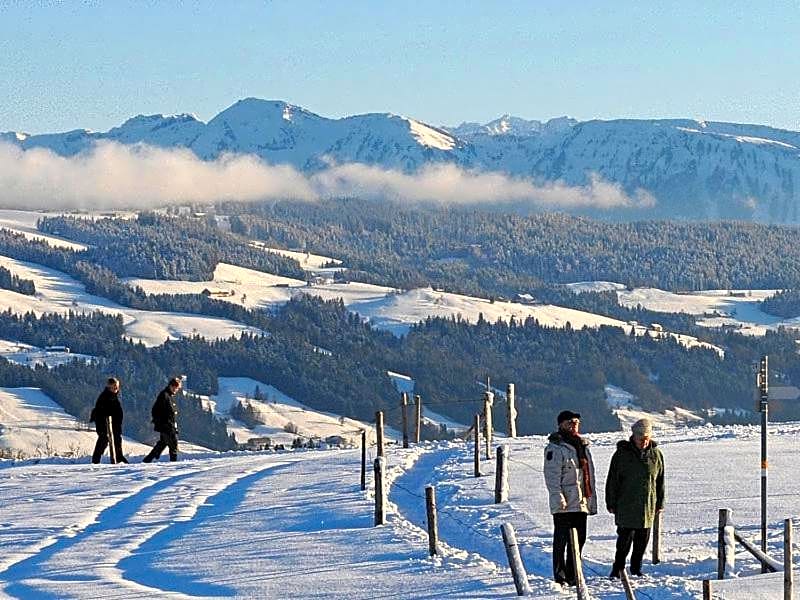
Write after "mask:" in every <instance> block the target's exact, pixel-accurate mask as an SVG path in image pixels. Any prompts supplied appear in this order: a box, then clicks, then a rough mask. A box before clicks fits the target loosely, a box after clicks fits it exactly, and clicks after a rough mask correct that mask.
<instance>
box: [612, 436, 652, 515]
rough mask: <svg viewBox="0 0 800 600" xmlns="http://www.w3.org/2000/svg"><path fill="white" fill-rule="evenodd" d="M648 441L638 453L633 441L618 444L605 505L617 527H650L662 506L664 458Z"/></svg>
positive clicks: (613, 457) (613, 458)
mask: <svg viewBox="0 0 800 600" xmlns="http://www.w3.org/2000/svg"><path fill="white" fill-rule="evenodd" d="M656 446H657V444H656V442H654V441H651V442H650V444H649V445H648V447H647V448H645V449H644V450H639V449H638V448H637V447H636V445H635V444H634V443H633V440H632V439H631V440H625V441H621V442H617V451H616V452H614V456H612V457H611V466H610V467H609V468H608V478H607V480H606V506H607V507H608V510H609V511H611V512H613V513H614V521H615V522H616V524H617V526H618V527H626V528H630V529H642V528H649V527H652V526H653V519H654V517H655V513H656V511H658V510H661V509H662V508H663V507H664V456H663V455H662V454H661V450H659V449H658V448H657V447H656Z"/></svg>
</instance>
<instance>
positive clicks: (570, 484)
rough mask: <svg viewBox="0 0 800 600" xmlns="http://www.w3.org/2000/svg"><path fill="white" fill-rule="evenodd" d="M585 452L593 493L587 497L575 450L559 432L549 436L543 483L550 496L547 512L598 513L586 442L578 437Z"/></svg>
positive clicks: (590, 458) (592, 466)
mask: <svg viewBox="0 0 800 600" xmlns="http://www.w3.org/2000/svg"><path fill="white" fill-rule="evenodd" d="M581 439H582V441H583V445H584V448H585V449H586V459H587V462H588V463H589V464H588V469H589V481H590V486H591V488H592V494H591V495H590V496H588V495H587V493H586V489H585V486H584V480H583V472H582V470H581V465H580V461H579V460H578V451H577V450H576V449H575V448H574V447H573V446H572V445H571V444H569V443H568V442H567V441H566V440H565V439H564V438H563V436H562V435H561V433H559V432H555V433H551V434H550V437H549V438H548V440H549V443H548V444H547V447H546V448H545V449H544V482H545V485H546V486H547V491H548V493H549V496H550V512H551V513H553V514H555V513H566V512H585V513H589V514H590V515H596V514H597V490H596V489H595V488H596V486H595V481H596V480H595V477H594V462H593V461H592V453H591V452H590V451H589V440H587V439H585V438H581Z"/></svg>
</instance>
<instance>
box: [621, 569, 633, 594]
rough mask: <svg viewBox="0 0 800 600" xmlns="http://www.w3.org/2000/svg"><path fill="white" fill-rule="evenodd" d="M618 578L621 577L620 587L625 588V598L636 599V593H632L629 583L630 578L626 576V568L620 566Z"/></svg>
mask: <svg viewBox="0 0 800 600" xmlns="http://www.w3.org/2000/svg"><path fill="white" fill-rule="evenodd" d="M619 576H620V579H622V589H624V590H625V598H627V600H636V594H634V593H633V586H632V585H631V578H630V577H628V569H626V568H624V567H623V568H622V571H620V572H619Z"/></svg>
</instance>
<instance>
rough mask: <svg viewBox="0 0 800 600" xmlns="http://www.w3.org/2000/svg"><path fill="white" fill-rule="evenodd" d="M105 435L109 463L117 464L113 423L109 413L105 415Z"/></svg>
mask: <svg viewBox="0 0 800 600" xmlns="http://www.w3.org/2000/svg"><path fill="white" fill-rule="evenodd" d="M106 435H107V436H108V457H109V459H110V460H111V464H112V465H115V464H117V446H116V445H115V444H114V425H112V422H111V415H108V416H107V417H106Z"/></svg>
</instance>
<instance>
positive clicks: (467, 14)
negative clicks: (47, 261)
mask: <svg viewBox="0 0 800 600" xmlns="http://www.w3.org/2000/svg"><path fill="white" fill-rule="evenodd" d="M798 31H800V7H799V6H798V5H797V3H796V2H769V3H763V4H762V3H752V2H739V1H738V0H730V1H726V2H716V1H708V2H696V1H692V2H688V1H678V2H671V3H668V5H667V3H654V2H653V3H650V2H622V1H620V2H612V1H607V2H605V1H597V2H563V0H562V1H553V2H551V1H547V0H542V1H535V0H530V1H528V2H508V1H506V2H477V1H473V2H452V1H442V0H427V1H425V2H412V1H408V2H401V1H396V2H388V1H387V2H383V1H377V0H375V1H364V2H356V1H346V0H341V1H330V0H328V1H323V2H311V1H304V0H292V1H283V0H276V1H274V2H265V1H232V2H169V1H150V2H148V1H139V2H128V1H123V0H114V1H113V2H112V1H109V2H99V1H94V2H93V1H84V2H77V1H71V2H70V1H65V2H45V1H42V2H34V1H33V0H31V1H30V2H28V1H22V0H18V1H13V0H0V131H9V130H15V131H27V132H30V133H42V132H52V131H66V130H69V129H75V128H79V127H86V128H89V129H95V130H107V129H109V128H111V127H113V126H116V125H118V124H120V123H122V122H123V121H124V120H125V119H127V118H128V117H130V116H133V115H135V114H140V113H144V114H152V113H167V114H169V113H180V112H192V113H195V114H196V115H197V116H198V117H199V118H201V119H203V120H208V119H210V118H212V117H213V116H214V115H215V114H216V113H218V112H219V111H221V110H222V109H224V108H226V107H227V106H229V105H230V104H232V103H233V102H235V101H236V100H238V99H240V98H244V97H248V96H255V97H259V98H268V99H280V100H286V101H288V102H291V103H293V104H298V105H300V106H303V107H305V108H308V109H309V110H312V111H314V112H317V113H319V114H322V115H325V116H330V117H340V116H345V115H349V114H357V113H364V112H393V113H398V114H403V115H407V116H411V117H415V118H418V119H421V120H423V121H426V122H429V123H432V124H435V125H439V124H448V125H454V124H458V123H460V122H462V121H481V122H485V121H488V120H491V119H493V118H496V117H497V116H499V115H501V114H503V113H511V114H514V115H517V116H521V117H524V118H530V119H547V118H550V117H556V116H561V115H569V116H571V117H575V118H577V119H581V120H585V119H592V118H602V119H610V118H621V117H632V118H652V117H690V118H705V119H710V120H725V121H736V122H748V123H763V124H768V125H774V126H777V127H784V128H789V129H800V77H798V75H799V74H800V35H798Z"/></svg>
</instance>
